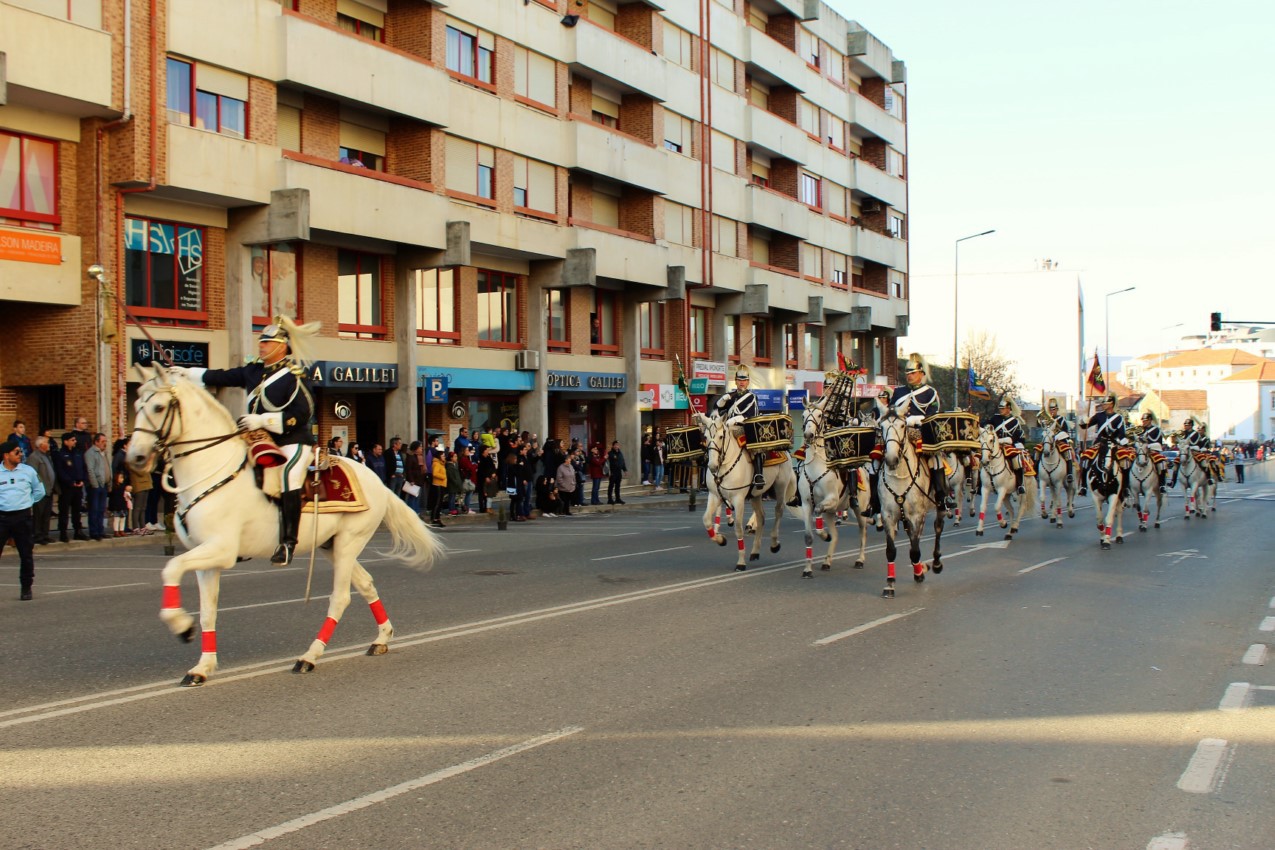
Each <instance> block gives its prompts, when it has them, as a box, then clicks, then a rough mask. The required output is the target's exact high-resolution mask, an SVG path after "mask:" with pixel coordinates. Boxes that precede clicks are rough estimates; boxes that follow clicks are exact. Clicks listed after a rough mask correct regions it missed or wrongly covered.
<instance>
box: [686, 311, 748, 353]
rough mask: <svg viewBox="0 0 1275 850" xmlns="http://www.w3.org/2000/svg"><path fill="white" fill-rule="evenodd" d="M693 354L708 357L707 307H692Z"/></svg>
mask: <svg viewBox="0 0 1275 850" xmlns="http://www.w3.org/2000/svg"><path fill="white" fill-rule="evenodd" d="M736 318H737V317H736ZM691 356H692V357H703V358H707V357H708V308H707V307H692V308H691Z"/></svg>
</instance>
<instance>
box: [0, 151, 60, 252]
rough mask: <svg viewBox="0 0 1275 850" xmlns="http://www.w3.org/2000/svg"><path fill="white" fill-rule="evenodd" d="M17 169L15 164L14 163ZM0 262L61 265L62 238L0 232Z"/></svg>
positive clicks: (39, 234)
mask: <svg viewBox="0 0 1275 850" xmlns="http://www.w3.org/2000/svg"><path fill="white" fill-rule="evenodd" d="M14 168H17V163H16V162H15V163H14ZM0 260H16V261H17V262H19V263H42V264H44V265H46V266H60V265H62V237H61V236H53V235H46V234H43V233H32V232H30V231H14V230H0Z"/></svg>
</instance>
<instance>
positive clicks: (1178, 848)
mask: <svg viewBox="0 0 1275 850" xmlns="http://www.w3.org/2000/svg"><path fill="white" fill-rule="evenodd" d="M1190 846H1191V845H1190V844H1189V843H1187V840H1186V833H1185V832H1166V833H1165V834H1164V835H1157V836H1156V837H1155V838H1152V839H1151V843H1150V844H1148V845H1147V850H1187V848H1188V847H1190Z"/></svg>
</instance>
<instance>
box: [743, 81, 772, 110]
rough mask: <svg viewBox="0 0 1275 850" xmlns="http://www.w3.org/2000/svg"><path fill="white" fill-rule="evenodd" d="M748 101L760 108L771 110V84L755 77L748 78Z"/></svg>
mask: <svg viewBox="0 0 1275 850" xmlns="http://www.w3.org/2000/svg"><path fill="white" fill-rule="evenodd" d="M746 94H747V95H748V102H749V103H751V104H752V105H753V106H755V107H757V108H758V109H764V110H766V111H767V112H769V111H770V86H768V85H766V84H765V83H763V82H761V81H760V80H757V79H755V78H753V77H749V78H748V91H747V92H746Z"/></svg>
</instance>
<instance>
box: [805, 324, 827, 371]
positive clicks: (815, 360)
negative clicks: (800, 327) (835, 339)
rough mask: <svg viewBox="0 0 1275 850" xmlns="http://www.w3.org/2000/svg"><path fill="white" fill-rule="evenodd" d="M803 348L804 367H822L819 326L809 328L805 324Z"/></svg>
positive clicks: (821, 336)
mask: <svg viewBox="0 0 1275 850" xmlns="http://www.w3.org/2000/svg"><path fill="white" fill-rule="evenodd" d="M802 340H803V346H802V347H803V348H804V349H805V353H806V368H807V369H820V368H822V367H823V332H822V331H820V330H819V328H811V327H809V326H807V328H806V332H805V334H804V335H803V337H802Z"/></svg>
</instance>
